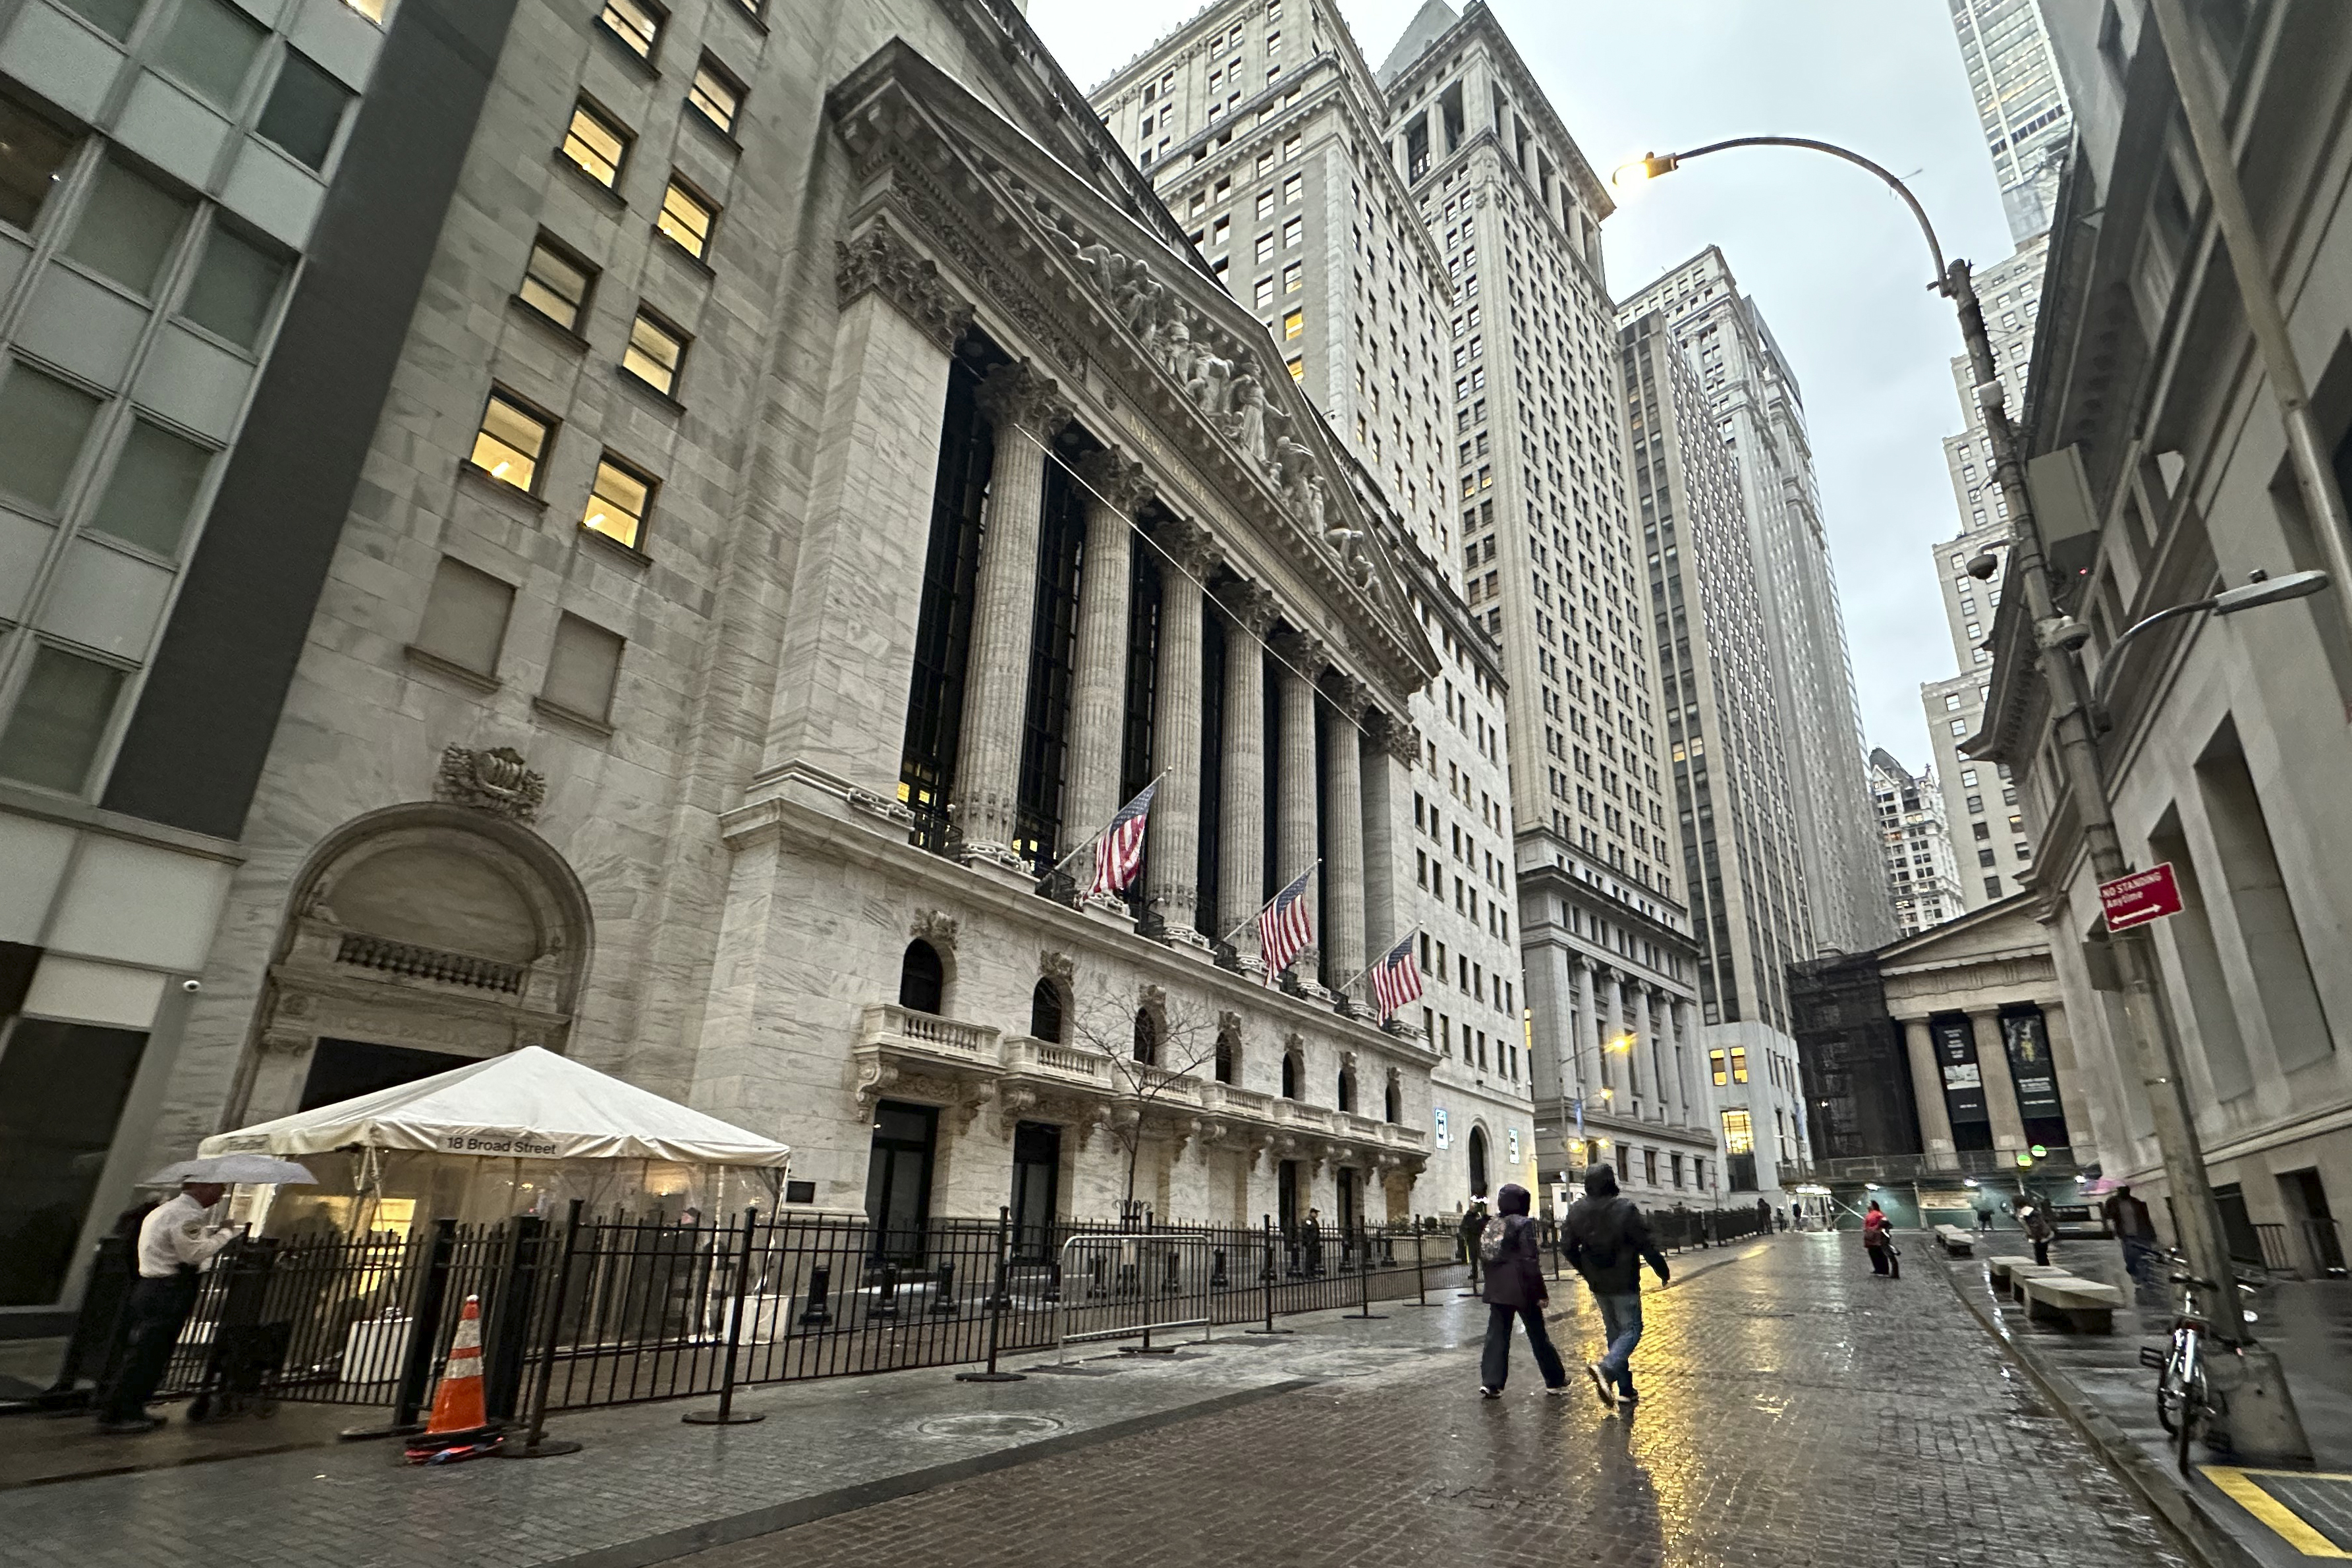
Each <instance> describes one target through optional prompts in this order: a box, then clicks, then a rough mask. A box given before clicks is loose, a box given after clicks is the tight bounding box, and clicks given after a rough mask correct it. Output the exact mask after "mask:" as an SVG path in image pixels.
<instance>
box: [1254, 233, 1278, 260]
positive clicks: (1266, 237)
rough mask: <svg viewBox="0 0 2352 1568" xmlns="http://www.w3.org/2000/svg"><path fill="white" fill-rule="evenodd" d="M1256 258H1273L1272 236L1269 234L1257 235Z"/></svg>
mask: <svg viewBox="0 0 2352 1568" xmlns="http://www.w3.org/2000/svg"><path fill="white" fill-rule="evenodd" d="M1257 258H1258V259H1259V260H1260V261H1271V260H1273V259H1274V236H1272V235H1271V234H1262V235H1259V236H1258V237H1257Z"/></svg>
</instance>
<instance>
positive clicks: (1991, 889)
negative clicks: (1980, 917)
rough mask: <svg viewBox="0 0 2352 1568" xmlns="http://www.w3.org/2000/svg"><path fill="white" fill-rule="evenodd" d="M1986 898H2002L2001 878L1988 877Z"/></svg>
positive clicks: (1986, 880)
mask: <svg viewBox="0 0 2352 1568" xmlns="http://www.w3.org/2000/svg"><path fill="white" fill-rule="evenodd" d="M1985 897H1986V898H1988V899H1997V898H1999V897H2000V878H1999V877H1987V878H1986V879H1985Z"/></svg>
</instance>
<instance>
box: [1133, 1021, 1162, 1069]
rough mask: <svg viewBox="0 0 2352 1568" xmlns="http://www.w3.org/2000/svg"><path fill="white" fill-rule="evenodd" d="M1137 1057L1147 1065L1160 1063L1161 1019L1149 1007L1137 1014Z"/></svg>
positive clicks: (1155, 1065)
mask: <svg viewBox="0 0 2352 1568" xmlns="http://www.w3.org/2000/svg"><path fill="white" fill-rule="evenodd" d="M1135 1059H1136V1060H1137V1061H1139V1062H1141V1063H1142V1064H1143V1065H1144V1066H1146V1067H1158V1066H1159V1065H1160V1020H1159V1019H1157V1018H1155V1017H1153V1016H1151V1009H1150V1008H1149V1007H1146V1008H1142V1009H1140V1010H1139V1011H1138V1012H1137V1014H1136V1015H1135Z"/></svg>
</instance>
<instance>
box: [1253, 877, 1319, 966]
mask: <svg viewBox="0 0 2352 1568" xmlns="http://www.w3.org/2000/svg"><path fill="white" fill-rule="evenodd" d="M1313 875H1315V868H1314V867H1312V866H1309V867H1307V869H1305V870H1304V871H1301V872H1300V873H1298V879H1297V881H1295V882H1293V883H1291V884H1290V886H1288V887H1286V888H1285V889H1282V891H1280V892H1278V893H1276V894H1275V896H1274V901H1273V902H1272V903H1270V904H1268V905H1266V906H1265V908H1264V909H1262V910H1259V911H1258V913H1257V946H1258V951H1259V952H1262V953H1264V954H1265V979H1266V984H1269V985H1270V984H1273V983H1274V979H1275V976H1276V975H1278V974H1280V973H1282V972H1283V971H1284V970H1286V969H1287V968H1289V967H1290V961H1291V960H1292V959H1294V958H1297V956H1298V952H1299V949H1301V948H1303V947H1305V946H1306V945H1307V943H1308V942H1313V941H1314V940H1315V926H1314V923H1313V922H1312V921H1310V920H1309V919H1308V918H1307V879H1308V878H1309V877H1312V876H1313Z"/></svg>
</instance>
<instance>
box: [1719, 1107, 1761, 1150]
mask: <svg viewBox="0 0 2352 1568" xmlns="http://www.w3.org/2000/svg"><path fill="white" fill-rule="evenodd" d="M1723 1152H1725V1153H1727V1154H1753V1153H1754V1152H1756V1128H1755V1124H1754V1123H1753V1122H1752V1121H1749V1120H1748V1112H1746V1111H1744V1110H1727V1111H1725V1112H1724V1113H1723Z"/></svg>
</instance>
